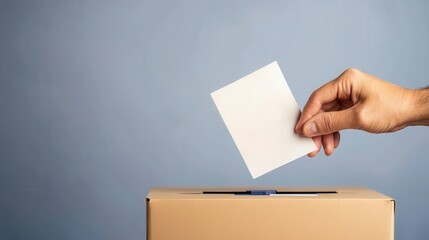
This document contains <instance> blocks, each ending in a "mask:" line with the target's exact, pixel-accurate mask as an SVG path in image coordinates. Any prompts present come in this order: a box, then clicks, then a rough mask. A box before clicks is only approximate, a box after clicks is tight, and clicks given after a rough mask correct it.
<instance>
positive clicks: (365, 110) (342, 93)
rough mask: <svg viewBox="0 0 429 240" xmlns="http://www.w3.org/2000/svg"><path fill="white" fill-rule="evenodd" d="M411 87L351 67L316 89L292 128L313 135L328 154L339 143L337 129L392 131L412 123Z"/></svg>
mask: <svg viewBox="0 0 429 240" xmlns="http://www.w3.org/2000/svg"><path fill="white" fill-rule="evenodd" d="M413 95H414V94H413V90H408V89H405V88H402V87H399V86H397V85H394V84H392V83H389V82H386V81H383V80H381V79H378V78H376V77H374V76H371V75H369V74H366V73H364V72H361V71H359V70H357V69H353V68H350V69H348V70H346V71H344V72H343V73H342V74H341V75H340V76H339V77H337V78H336V79H335V80H333V81H331V82H328V83H327V84H325V85H323V86H322V87H320V88H319V89H317V90H316V91H315V92H313V94H312V95H311V97H310V98H309V100H308V102H307V104H306V105H305V107H304V109H303V112H302V114H301V117H300V119H299V120H298V122H297V124H296V128H295V131H296V132H297V133H302V134H304V135H305V136H307V137H312V138H313V140H314V142H315V144H316V146H317V150H316V151H314V152H311V153H309V154H308V156H309V157H314V156H315V155H316V154H317V153H318V152H319V151H320V149H321V145H323V148H324V150H325V154H326V155H327V156H329V155H331V154H332V153H333V151H334V149H335V148H336V147H337V146H338V145H339V143H340V134H339V131H340V130H343V129H360V130H364V131H367V132H370V133H385V132H393V131H397V130H399V129H402V128H404V127H406V126H407V125H412V123H413V122H415V121H416V120H417V119H416V118H417V116H416V114H413V110H414V109H413V106H414V104H413Z"/></svg>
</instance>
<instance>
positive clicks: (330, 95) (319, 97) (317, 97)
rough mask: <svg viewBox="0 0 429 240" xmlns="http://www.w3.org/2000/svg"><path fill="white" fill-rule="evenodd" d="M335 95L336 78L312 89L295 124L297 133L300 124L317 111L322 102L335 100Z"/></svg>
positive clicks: (336, 90) (300, 127)
mask: <svg viewBox="0 0 429 240" xmlns="http://www.w3.org/2000/svg"><path fill="white" fill-rule="evenodd" d="M337 96H338V84H337V82H336V79H335V80H332V81H330V82H328V83H326V84H325V85H323V86H321V87H320V88H319V89H317V90H316V91H314V92H313V93H312V94H311V96H310V98H309V99H308V101H307V103H306V104H305V106H304V109H303V111H302V114H301V117H300V118H299V120H298V123H297V124H296V127H295V130H296V131H297V132H298V133H301V132H302V126H303V125H304V123H305V122H306V121H307V120H308V119H310V118H311V117H313V116H314V115H316V114H317V113H319V111H320V110H321V109H322V106H323V105H324V104H327V103H330V102H332V101H334V100H336V99H337Z"/></svg>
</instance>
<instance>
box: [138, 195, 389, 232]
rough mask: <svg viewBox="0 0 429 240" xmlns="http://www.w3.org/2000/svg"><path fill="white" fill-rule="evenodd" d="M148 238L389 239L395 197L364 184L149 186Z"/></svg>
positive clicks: (147, 201)
mask: <svg viewBox="0 0 429 240" xmlns="http://www.w3.org/2000/svg"><path fill="white" fill-rule="evenodd" d="M146 206H147V239H148V240H161V239H162V240H170V239H174V240H180V239H184V240H197V239H198V240H204V239H222V240H227V239H234V240H237V239H238V240H250V239H268V240H273V239H282V240H283V239H286V240H315V239H323V240H393V237H394V211H395V202H394V200H393V199H392V198H390V197H387V196H385V195H383V194H380V193H378V192H375V191H373V190H370V189H366V188H343V187H342V188H299V189H298V188H277V187H276V188H207V189H206V188H204V189H202V188H174V189H173V188H171V189H168V188H154V189H152V190H151V191H150V192H149V194H148V196H147V199H146Z"/></svg>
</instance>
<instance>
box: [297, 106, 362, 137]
mask: <svg viewBox="0 0 429 240" xmlns="http://www.w3.org/2000/svg"><path fill="white" fill-rule="evenodd" d="M349 128H354V117H353V112H352V109H350V108H349V109H346V110H343V111H334V112H322V113H319V114H316V115H314V116H313V117H312V118H310V119H309V120H308V121H307V122H306V123H305V124H304V126H303V128H302V129H303V134H304V135H305V136H307V137H315V136H321V135H326V134H330V133H334V132H338V131H340V130H343V129H349Z"/></svg>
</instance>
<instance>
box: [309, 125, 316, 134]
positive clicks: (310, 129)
mask: <svg viewBox="0 0 429 240" xmlns="http://www.w3.org/2000/svg"><path fill="white" fill-rule="evenodd" d="M307 131H308V132H309V133H310V134H315V133H317V126H316V124H315V123H314V122H311V123H309V124H308V126H307Z"/></svg>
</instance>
